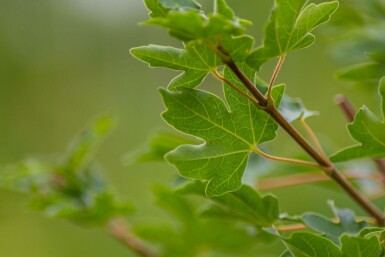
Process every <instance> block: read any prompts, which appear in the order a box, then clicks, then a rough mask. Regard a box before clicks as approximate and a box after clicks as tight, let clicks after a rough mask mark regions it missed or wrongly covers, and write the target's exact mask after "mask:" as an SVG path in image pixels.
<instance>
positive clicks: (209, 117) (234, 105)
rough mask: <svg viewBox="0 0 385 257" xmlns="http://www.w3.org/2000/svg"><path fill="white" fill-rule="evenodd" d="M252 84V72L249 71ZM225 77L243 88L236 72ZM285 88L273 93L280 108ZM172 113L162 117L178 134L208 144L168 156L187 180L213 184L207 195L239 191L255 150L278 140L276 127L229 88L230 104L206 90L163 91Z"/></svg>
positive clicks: (265, 115) (168, 111) (264, 114)
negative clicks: (250, 156) (266, 143)
mask: <svg viewBox="0 0 385 257" xmlns="http://www.w3.org/2000/svg"><path fill="white" fill-rule="evenodd" d="M245 71H246V74H248V75H249V77H250V79H251V80H254V78H253V76H254V74H253V72H252V71H248V70H245ZM225 77H226V78H227V79H228V80H229V81H231V82H233V83H234V85H236V86H238V87H240V88H241V87H242V90H244V89H243V86H242V84H240V82H239V81H238V80H236V79H235V77H234V75H232V73H231V72H229V71H225ZM283 91H284V87H283V86H277V87H275V88H274V89H273V97H274V99H275V103H276V104H277V105H278V104H279V102H280V100H281V98H282V94H283ZM161 94H162V97H163V101H164V103H165V105H166V107H167V111H166V112H164V113H163V115H162V116H163V118H164V119H165V120H166V122H167V123H168V124H170V125H171V126H173V127H174V128H175V129H177V130H179V131H181V132H183V133H186V134H189V135H193V136H196V137H198V138H201V139H203V140H205V143H204V144H202V145H184V146H181V147H178V148H177V149H176V150H174V151H172V152H170V153H169V154H167V156H166V160H168V161H169V162H170V163H171V164H173V165H175V166H176V167H177V168H178V170H179V173H180V174H181V175H182V176H184V177H187V178H191V179H197V180H206V181H209V183H208V184H207V188H206V193H207V195H208V196H214V195H222V194H224V193H226V192H231V191H234V190H237V189H239V188H240V186H241V179H242V175H243V172H244V170H245V167H246V163H247V159H248V156H249V154H250V152H252V151H253V150H252V149H253V148H254V147H256V146H257V145H259V144H262V143H264V142H267V141H270V140H273V139H274V138H275V136H276V134H275V133H276V130H277V129H278V126H277V124H276V123H275V122H274V120H273V119H272V118H271V117H270V116H269V115H268V114H266V113H265V112H264V111H262V110H260V109H258V108H256V107H255V106H254V105H253V103H252V102H250V101H249V100H248V99H247V98H246V97H244V96H242V95H240V94H239V93H238V92H236V91H235V90H233V89H231V88H230V87H227V86H225V96H226V99H227V103H228V105H229V109H230V111H231V112H229V110H228V108H227V107H226V105H225V103H224V102H223V101H222V100H221V99H220V98H218V97H217V96H215V95H213V94H210V93H208V92H205V91H200V90H191V89H181V90H179V91H176V92H172V91H167V90H164V89H161Z"/></svg>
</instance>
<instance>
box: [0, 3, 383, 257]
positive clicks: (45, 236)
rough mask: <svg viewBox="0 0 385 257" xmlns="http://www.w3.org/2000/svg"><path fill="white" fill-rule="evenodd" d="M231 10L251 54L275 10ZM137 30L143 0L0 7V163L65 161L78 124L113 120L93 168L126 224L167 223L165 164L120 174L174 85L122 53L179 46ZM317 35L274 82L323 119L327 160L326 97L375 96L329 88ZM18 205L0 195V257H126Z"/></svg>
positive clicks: (295, 205) (300, 205)
mask: <svg viewBox="0 0 385 257" xmlns="http://www.w3.org/2000/svg"><path fill="white" fill-rule="evenodd" d="M201 2H202V3H203V4H205V5H209V4H210V3H211V1H208V0H205V1H201ZM228 2H229V4H230V5H231V6H232V7H233V8H234V10H235V11H236V13H237V14H238V15H239V16H241V17H243V18H247V19H249V20H252V21H253V23H254V26H253V27H252V28H251V29H250V33H251V34H252V35H255V36H256V39H257V41H258V42H260V41H261V40H262V29H263V26H264V23H265V21H266V19H267V17H268V15H269V9H270V8H271V6H272V2H273V1H246V0H243V1H239V0H238V1H236V0H228ZM146 18H147V11H146V9H145V7H144V5H143V3H142V1H141V0H109V1H105V0H66V1H62V0H34V1H30V0H1V1H0V163H1V164H5V163H12V162H15V161H18V160H20V159H23V158H25V157H26V156H30V155H38V156H40V155H47V154H48V155H50V154H56V153H61V152H64V151H65V149H66V146H67V143H68V141H69V139H70V138H71V137H72V135H74V134H75V133H77V132H78V131H79V130H80V129H81V128H82V127H84V125H85V124H87V123H88V122H89V121H90V120H92V119H93V118H95V117H98V116H99V115H101V114H104V113H112V114H114V115H115V116H117V117H118V120H119V122H118V125H117V127H116V129H115V130H114V131H113V133H112V134H111V135H110V136H109V138H108V140H107V142H106V143H105V144H104V145H103V147H102V148H101V151H100V152H99V153H98V155H97V159H98V162H99V163H100V164H101V165H102V166H103V167H104V168H105V170H106V176H107V178H108V180H109V181H110V183H111V185H112V186H113V187H114V188H115V189H116V191H117V192H119V194H120V195H121V196H122V198H124V199H127V200H129V201H131V202H133V203H134V205H135V206H136V209H137V211H136V214H135V215H134V216H133V217H132V218H131V221H132V222H133V223H134V224H143V223H146V222H149V221H151V222H154V220H155V221H156V220H157V219H163V218H166V215H165V214H164V213H163V212H162V211H161V210H159V209H158V208H157V207H155V206H154V204H153V196H152V194H151V187H152V185H153V184H155V183H160V184H167V183H169V181H170V180H171V179H172V177H173V176H174V175H175V172H176V171H175V170H174V168H172V167H169V166H167V165H166V164H146V165H143V164H142V165H129V166H127V165H123V162H122V157H123V156H124V155H125V154H126V153H127V152H130V151H132V150H134V149H136V148H137V147H138V146H140V145H143V144H144V143H145V141H146V139H147V137H148V135H149V134H150V133H151V132H153V131H155V130H157V129H158V128H166V125H165V124H164V123H163V122H162V120H161V118H160V115H159V114H160V112H161V111H162V110H163V106H162V102H161V99H160V97H159V95H158V91H157V88H158V87H164V86H166V85H167V84H168V82H169V80H170V79H171V78H172V77H173V76H174V75H175V73H173V72H171V71H167V70H155V69H152V70H150V69H148V67H147V66H146V65H145V64H142V63H140V62H138V61H136V60H135V59H134V58H132V57H131V56H130V55H129V49H130V48H132V47H135V46H140V45H146V44H150V43H152V44H168V45H174V46H178V44H177V43H176V42H175V41H174V40H172V39H170V38H169V37H168V36H167V33H166V32H164V31H162V30H160V29H158V28H150V27H143V26H138V23H139V22H140V21H143V20H145V19H146ZM318 34H319V37H318V38H317V43H316V44H315V46H313V47H311V48H309V49H306V50H303V51H300V52H298V53H292V54H291V55H290V56H289V57H288V58H287V61H286V63H285V65H284V68H283V71H282V73H281V76H280V77H279V81H280V82H285V83H286V84H287V86H288V88H287V93H288V94H289V95H291V96H293V97H301V98H302V99H303V101H304V103H305V104H306V105H307V107H308V108H309V109H312V110H318V111H320V112H321V116H320V117H317V118H313V119H312V120H311V121H310V124H311V125H312V127H313V128H314V130H315V131H316V133H317V135H319V137H320V138H321V140H322V141H323V142H325V146H326V148H327V149H328V151H329V153H332V152H334V151H335V150H336V149H338V147H341V146H345V145H348V144H349V143H351V139H349V136H348V135H347V132H346V129H345V124H346V121H345V118H344V116H343V115H342V114H341V113H340V111H339V109H338V108H337V107H336V106H335V104H334V102H333V96H334V95H335V94H337V93H341V92H343V93H344V94H346V95H347V96H349V98H350V99H351V100H352V101H353V102H354V104H355V105H356V106H357V107H358V106H361V105H362V104H364V103H365V104H367V105H368V106H369V107H371V108H373V109H374V110H378V109H377V108H378V97H377V96H376V95H375V94H376V93H375V91H374V90H366V89H363V88H359V89H358V90H357V88H356V87H353V86H352V85H351V84H348V83H342V82H338V81H336V80H335V79H334V78H333V72H334V71H335V69H336V68H337V67H338V64H336V63H334V62H333V61H332V58H330V47H329V46H328V45H327V43H326V39H325V37H323V36H322V34H323V33H322V32H320V33H318ZM273 66H274V63H269V64H268V65H266V66H265V67H264V68H263V70H262V72H261V76H262V77H263V78H265V79H268V78H269V76H270V75H269V74H270V73H271V72H272V68H273ZM212 82H213V81H212V80H211V81H209V83H212ZM207 86H208V87H209V88H213V87H215V86H212V85H207ZM373 97H375V99H377V101H373ZM378 111H379V110H378ZM281 134H282V133H281ZM279 139H280V143H279V147H277V146H276V145H277V144H275V147H274V146H273V150H271V151H272V152H275V153H279V154H282V155H286V156H287V155H289V154H290V153H291V152H292V151H293V145H292V144H291V143H290V141H289V140H287V138H286V137H285V136H284V135H282V136H280V138H279ZM294 149H295V148H294ZM274 193H275V194H277V195H278V197H279V199H280V202H281V205H282V211H287V212H289V213H290V214H300V213H302V212H303V211H307V210H313V211H320V212H323V213H325V214H327V215H328V216H330V215H331V213H330V211H329V210H328V208H327V205H326V201H327V200H328V199H331V198H333V199H335V200H336V204H337V205H338V206H341V207H350V208H353V209H354V210H356V211H358V213H361V212H360V210H358V209H357V208H356V206H355V205H354V203H352V201H351V200H349V199H348V198H347V197H345V196H344V195H343V194H341V193H339V191H336V190H330V189H329V188H325V187H319V186H312V185H306V186H300V187H297V188H296V189H281V190H275V191H274ZM27 200H28V196H26V195H22V194H17V193H10V192H7V191H0V256H6V257H21V256H29V257H68V256H71V257H81V256H82V257H85V256H93V257H102V256H114V257H120V256H132V255H130V253H129V252H128V251H127V250H126V249H125V248H123V247H122V246H121V245H120V244H119V243H117V242H115V241H113V240H112V239H110V238H109V237H108V236H106V235H105V234H104V233H103V232H102V231H99V230H96V229H91V230H90V229H87V228H82V227H78V226H75V225H73V224H70V223H68V222H66V221H62V220H50V219H46V218H45V217H44V216H43V215H41V214H39V213H33V212H30V211H28V209H27V208H26V206H25V205H26V203H27ZM280 247H281V246H278V245H277V246H276V247H275V249H277V252H276V253H272V255H268V254H267V253H264V251H265V250H264V249H269V252H271V249H272V247H271V246H261V249H260V250H259V255H258V256H278V254H279V253H280V251H281V250H280V249H281V248H280Z"/></svg>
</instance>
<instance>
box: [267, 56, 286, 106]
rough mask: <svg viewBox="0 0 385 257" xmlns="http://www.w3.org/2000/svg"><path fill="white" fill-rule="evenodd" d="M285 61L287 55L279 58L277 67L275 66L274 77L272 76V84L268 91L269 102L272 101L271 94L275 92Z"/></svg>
mask: <svg viewBox="0 0 385 257" xmlns="http://www.w3.org/2000/svg"><path fill="white" fill-rule="evenodd" d="M284 60H285V55H281V56H280V57H279V60H278V63H277V65H276V66H275V69H274V72H273V76H271V79H270V83H269V89H268V90H267V100H269V101H270V100H271V99H272V96H271V92H272V90H273V87H274V83H275V80H276V79H277V77H278V74H279V72H280V70H281V67H282V64H283V61H284Z"/></svg>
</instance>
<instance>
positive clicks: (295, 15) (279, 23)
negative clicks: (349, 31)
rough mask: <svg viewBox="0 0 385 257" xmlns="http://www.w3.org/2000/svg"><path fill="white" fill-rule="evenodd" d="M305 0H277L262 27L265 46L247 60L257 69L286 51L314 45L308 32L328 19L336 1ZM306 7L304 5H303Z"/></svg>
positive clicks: (336, 3)
mask: <svg viewBox="0 0 385 257" xmlns="http://www.w3.org/2000/svg"><path fill="white" fill-rule="evenodd" d="M306 3H307V0H290V1H287V0H276V1H275V7H274V10H273V12H272V14H271V16H270V19H269V21H268V23H267V25H266V28H265V39H264V45H263V46H262V47H260V48H258V49H257V50H255V51H254V52H253V53H252V54H251V55H250V56H249V58H248V60H247V62H248V64H249V65H250V66H251V67H254V68H255V69H257V70H258V69H259V68H260V67H261V65H262V64H263V63H265V62H266V61H268V60H269V59H271V58H274V57H277V56H285V55H286V54H287V53H288V52H289V51H292V50H297V49H301V48H305V47H308V46H310V45H311V44H313V42H314V39H315V38H314V35H312V34H311V33H310V32H311V31H312V30H313V29H315V28H316V27H317V26H318V25H320V24H322V23H325V22H327V21H328V20H329V19H330V16H331V15H332V14H333V13H334V12H335V11H336V9H337V7H338V2H337V1H333V2H327V3H321V4H313V3H312V4H309V5H307V6H306ZM305 6H306V7H305Z"/></svg>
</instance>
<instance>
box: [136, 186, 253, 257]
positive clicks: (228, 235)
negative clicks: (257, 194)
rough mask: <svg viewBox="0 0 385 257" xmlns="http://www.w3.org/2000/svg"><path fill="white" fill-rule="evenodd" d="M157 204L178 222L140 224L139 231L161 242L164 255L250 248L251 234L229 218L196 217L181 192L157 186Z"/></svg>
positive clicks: (238, 252) (243, 250)
mask: <svg viewBox="0 0 385 257" xmlns="http://www.w3.org/2000/svg"><path fill="white" fill-rule="evenodd" d="M155 193H156V196H157V203H158V205H160V206H162V207H163V208H164V209H165V210H166V211H167V212H168V213H169V214H171V215H172V216H173V217H175V218H176V219H174V220H175V221H176V222H177V223H176V225H177V226H171V227H170V226H164V225H163V226H159V225H158V226H157V225H155V226H151V227H149V226H142V227H138V228H137V229H136V231H137V232H138V234H139V235H141V236H142V237H144V238H146V239H147V240H150V241H152V242H157V243H161V244H162V248H163V256H172V257H185V256H199V255H202V254H205V253H210V252H211V253H223V254H225V253H237V254H242V253H243V252H245V251H247V250H250V248H251V247H252V246H253V245H254V243H255V242H254V238H253V236H252V235H251V234H249V233H248V232H247V231H246V230H244V229H242V228H239V227H237V226H235V225H234V224H232V223H231V222H224V221H218V220H202V219H198V217H197V216H196V213H195V211H194V208H193V206H192V205H191V203H190V202H188V201H187V200H186V199H185V198H184V197H182V196H181V195H180V194H178V193H175V192H172V191H171V190H169V189H167V188H164V187H157V188H156V191H155Z"/></svg>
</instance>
